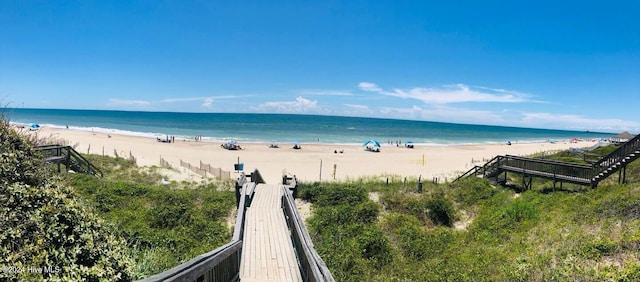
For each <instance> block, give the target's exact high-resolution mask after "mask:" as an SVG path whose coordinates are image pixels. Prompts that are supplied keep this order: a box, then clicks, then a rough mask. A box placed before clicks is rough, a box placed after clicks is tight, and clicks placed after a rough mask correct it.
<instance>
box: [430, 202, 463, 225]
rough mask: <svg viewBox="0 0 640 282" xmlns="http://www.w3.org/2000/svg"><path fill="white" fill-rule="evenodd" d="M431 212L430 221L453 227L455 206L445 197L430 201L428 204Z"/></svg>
mask: <svg viewBox="0 0 640 282" xmlns="http://www.w3.org/2000/svg"><path fill="white" fill-rule="evenodd" d="M426 207H427V209H428V210H429V219H431V221H432V222H433V223H435V224H437V225H444V226H449V227H451V226H453V222H454V221H455V217H456V216H455V211H454V209H453V204H452V203H451V202H450V201H448V200H447V199H445V198H443V197H436V198H433V199H430V200H428V201H427V203H426Z"/></svg>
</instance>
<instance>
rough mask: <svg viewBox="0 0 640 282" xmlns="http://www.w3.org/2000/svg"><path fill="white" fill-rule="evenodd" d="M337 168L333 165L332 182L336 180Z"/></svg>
mask: <svg viewBox="0 0 640 282" xmlns="http://www.w3.org/2000/svg"><path fill="white" fill-rule="evenodd" d="M337 168H338V165H337V164H333V180H336V169H337Z"/></svg>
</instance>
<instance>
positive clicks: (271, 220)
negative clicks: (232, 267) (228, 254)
mask: <svg viewBox="0 0 640 282" xmlns="http://www.w3.org/2000/svg"><path fill="white" fill-rule="evenodd" d="M281 197H282V189H281V187H280V185H273V184H258V185H257V186H256V188H255V194H254V198H253V200H252V203H251V207H249V208H248V209H247V214H246V215H247V219H246V223H245V224H246V225H245V236H244V247H243V255H242V263H241V269H242V271H241V277H240V279H241V280H243V281H301V275H300V269H299V267H298V263H297V259H296V255H295V252H294V250H293V243H292V242H291V237H290V235H289V230H288V229H287V223H286V221H285V217H284V214H283V211H282V209H281V207H280V203H281Z"/></svg>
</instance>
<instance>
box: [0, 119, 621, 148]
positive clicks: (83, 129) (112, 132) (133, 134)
mask: <svg viewBox="0 0 640 282" xmlns="http://www.w3.org/2000/svg"><path fill="white" fill-rule="evenodd" d="M10 125H11V126H15V127H18V126H22V127H25V129H26V128H27V127H28V126H29V124H26V123H19V122H10ZM40 126H41V129H53V130H65V131H67V130H71V131H79V132H89V133H92V134H107V135H120V136H127V137H141V138H147V139H150V140H156V139H157V138H166V137H175V140H176V141H185V142H201V143H214V144H221V143H226V142H228V141H230V140H235V141H237V142H239V143H244V144H257V145H270V144H274V143H277V144H290V145H291V146H293V145H294V144H295V143H296V142H293V141H266V140H251V139H243V138H215V137H210V136H202V135H201V136H184V135H172V134H164V133H154V132H138V131H129V130H121V129H115V128H103V127H78V126H69V127H66V126H62V125H57V124H40ZM612 136H613V134H612ZM196 138H199V139H198V140H196ZM578 140H579V141H591V142H594V141H603V140H604V138H599V139H596V138H591V139H589V140H586V139H581V138H578ZM363 141H364V140H363ZM378 141H379V142H380V144H382V145H388V146H391V145H395V143H394V142H395V141H396V140H380V139H378ZM399 141H401V142H405V141H407V140H399ZM571 141H572V140H571V139H549V138H547V139H523V140H516V139H514V140H503V141H482V142H451V143H434V142H426V143H425V142H413V143H414V144H415V145H417V146H434V147H446V146H473V145H499V144H506V143H507V142H511V143H512V144H536V143H552V142H571ZM388 142H390V143H388ZM300 144H307V145H337V146H361V145H362V143H360V142H320V141H318V142H315V141H311V142H300Z"/></svg>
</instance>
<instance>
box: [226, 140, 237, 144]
mask: <svg viewBox="0 0 640 282" xmlns="http://www.w3.org/2000/svg"><path fill="white" fill-rule="evenodd" d="M227 144H231V145H233V144H236V140H231V141H229V142H227Z"/></svg>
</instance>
